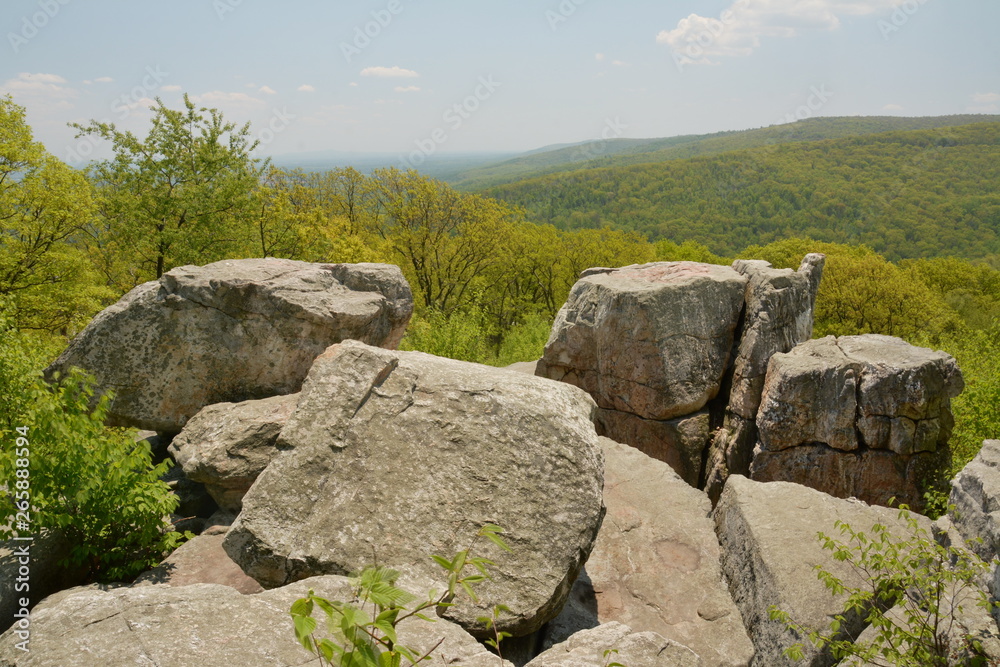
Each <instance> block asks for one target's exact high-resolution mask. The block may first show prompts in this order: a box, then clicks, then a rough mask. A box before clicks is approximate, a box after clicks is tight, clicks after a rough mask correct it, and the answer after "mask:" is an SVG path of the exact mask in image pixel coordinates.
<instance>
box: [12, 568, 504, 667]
mask: <svg viewBox="0 0 1000 667" xmlns="http://www.w3.org/2000/svg"><path fill="white" fill-rule="evenodd" d="M310 588H311V589H314V590H315V591H316V593H317V594H318V595H321V596H323V597H326V598H327V599H330V600H339V601H344V602H347V601H351V600H352V598H353V594H352V591H351V587H350V584H349V583H348V581H347V579H345V578H343V577H334V576H326V577H317V578H313V579H309V580H307V581H302V582H298V583H296V584H293V585H290V586H287V587H285V588H280V589H276V590H271V591H264V592H262V593H258V594H256V595H241V594H240V593H239V592H238V591H236V590H235V589H233V588H229V587H228V586H221V585H217V584H194V585H190V586H183V587H178V588H175V587H170V586H162V585H161V586H141V587H136V588H113V589H110V590H102V588H100V587H87V588H81V589H72V590H69V591H64V592H62V593H59V594H57V595H54V596H52V597H50V598H48V599H46V600H45V601H43V602H42V603H41V604H39V605H38V607H36V608H35V611H34V613H32V616H31V639H30V644H29V648H30V651H22V650H20V649H19V648H17V646H16V645H17V643H18V642H19V641H20V639H19V638H18V637H17V635H16V634H14V632H13V631H8V632H6V633H4V634H3V635H0V666H2V667H48V666H52V667H55V666H57V665H58V666H60V667H61V666H63V665H101V667H131V666H132V665H157V666H158V667H188V666H189V665H193V664H197V665H200V666H201V667H232V666H233V665H248V666H250V665H252V666H253V667H271V666H273V667H289V666H291V665H303V666H305V665H311V664H315V663H316V657H315V656H312V655H310V653H309V652H308V651H306V650H305V649H304V648H303V647H302V645H301V644H299V643H298V641H297V640H296V639H295V632H294V630H293V628H292V622H291V618H290V617H289V613H288V612H289V610H290V609H291V606H292V603H293V602H294V601H295V600H296V599H298V598H302V597H305V595H306V594H307V592H308V591H309V589H310ZM321 616H322V614H321V613H320V612H319V611H318V610H317V612H316V613H315V614H314V617H316V618H317V620H320V617H321ZM319 627H320V630H319V631H318V632H317V634H318V635H319V636H320V637H325V636H328V635H327V634H326V633H325V627H324V623H323V622H322V621H320V625H319ZM399 641H400V642H401V643H403V644H406V645H408V646H411V647H414V648H417V649H419V650H420V651H428V650H430V649H431V648H433V647H434V646H435V644H437V643H438V642H439V641H440V642H441V643H440V644H439V645H438V646H437V648H436V649H435V650H434V652H433V655H434V658H435V661H437V660H440V661H441V664H462V665H468V667H497V665H500V667H511V665H510V663H508V662H506V661H503V662H501V661H500V660H498V658H497V657H496V656H495V655H493V654H492V653H490V652H489V651H487V650H486V649H485V648H484V647H483V646H482V645H481V644H479V643H478V642H477V641H476V640H475V639H473V638H472V637H471V636H470V635H468V634H467V633H466V632H464V631H463V630H462V629H461V628H459V627H458V626H456V625H454V624H452V623H449V622H448V621H444V620H438V621H437V622H435V623H428V622H426V621H422V620H419V619H417V618H410V619H408V620H406V621H404V622H403V623H402V624H400V626H399Z"/></svg>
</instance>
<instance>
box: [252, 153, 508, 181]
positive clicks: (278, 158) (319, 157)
mask: <svg viewBox="0 0 1000 667" xmlns="http://www.w3.org/2000/svg"><path fill="white" fill-rule="evenodd" d="M512 155H514V154H513V153H499V152H482V153H437V154H435V155H431V156H428V157H426V158H425V159H423V160H422V161H421V162H420V164H419V165H412V166H413V167H414V168H416V169H417V170H418V171H420V172H421V173H422V174H424V175H426V176H430V177H431V178H437V179H439V180H443V181H453V180H456V179H458V178H460V174H462V173H464V172H466V171H469V170H471V169H473V168H475V167H479V166H481V165H484V164H493V163H496V162H498V161H503V160H506V159H509V158H510V157H511V156H512ZM406 157H407V156H406V155H404V154H400V153H354V152H349V151H310V152H305V153H287V154H284V155H274V156H272V157H271V162H272V163H273V164H274V165H275V166H277V167H281V168H282V169H302V170H304V171H330V170H332V169H337V168H339V167H354V168H355V169H357V170H358V171H360V172H361V173H363V174H369V173H371V171H372V170H373V169H377V168H380V167H397V168H399V169H406V168H407V167H408V166H410V165H407V164H406V163H405V162H404V159H406ZM420 157H423V156H420Z"/></svg>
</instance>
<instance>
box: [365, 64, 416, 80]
mask: <svg viewBox="0 0 1000 667" xmlns="http://www.w3.org/2000/svg"><path fill="white" fill-rule="evenodd" d="M361 76H379V77H408V78H414V77H418V76H420V75H419V74H417V73H416V72H414V71H413V70H412V69H403V68H402V67H397V66H395V65H394V66H392V67H366V68H364V69H363V70H361Z"/></svg>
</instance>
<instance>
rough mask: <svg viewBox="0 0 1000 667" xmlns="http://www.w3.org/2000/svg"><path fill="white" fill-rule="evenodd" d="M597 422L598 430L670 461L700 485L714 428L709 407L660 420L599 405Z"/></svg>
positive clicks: (686, 479)
mask: <svg viewBox="0 0 1000 667" xmlns="http://www.w3.org/2000/svg"><path fill="white" fill-rule="evenodd" d="M596 425H597V432H598V433H599V434H601V435H604V436H607V437H608V438H611V439H612V440H616V442H625V443H628V444H629V446H631V447H635V448H636V449H638V450H639V451H641V452H643V453H644V454H646V455H647V456H651V457H652V458H654V459H656V460H657V461H663V462H664V463H666V464H668V465H669V466H670V467H671V468H673V469H674V471H676V472H677V474H678V475H680V476H681V478H682V479H683V480H684V481H685V482H687V483H688V484H690V485H691V486H693V487H697V486H698V484H699V483H700V481H701V480H700V477H701V469H702V457H703V456H704V452H705V445H706V444H708V441H709V434H710V428H711V425H710V415H709V412H708V410H702V411H701V412H696V413H695V414H693V415H688V416H686V417H680V418H678V419H669V420H666V421H660V420H656V419H643V418H642V417H638V416H636V415H633V414H631V413H628V412H619V411H618V410H605V409H604V408H598V409H597V417H596ZM612 436H614V437H612Z"/></svg>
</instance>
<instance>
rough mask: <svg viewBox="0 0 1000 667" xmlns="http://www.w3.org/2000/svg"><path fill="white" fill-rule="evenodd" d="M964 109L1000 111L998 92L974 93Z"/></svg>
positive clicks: (973, 111)
mask: <svg viewBox="0 0 1000 667" xmlns="http://www.w3.org/2000/svg"><path fill="white" fill-rule="evenodd" d="M966 110H967V111H968V112H970V113H1000V93H976V94H975V95H973V96H972V104H971V105H970V106H968V107H966Z"/></svg>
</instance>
